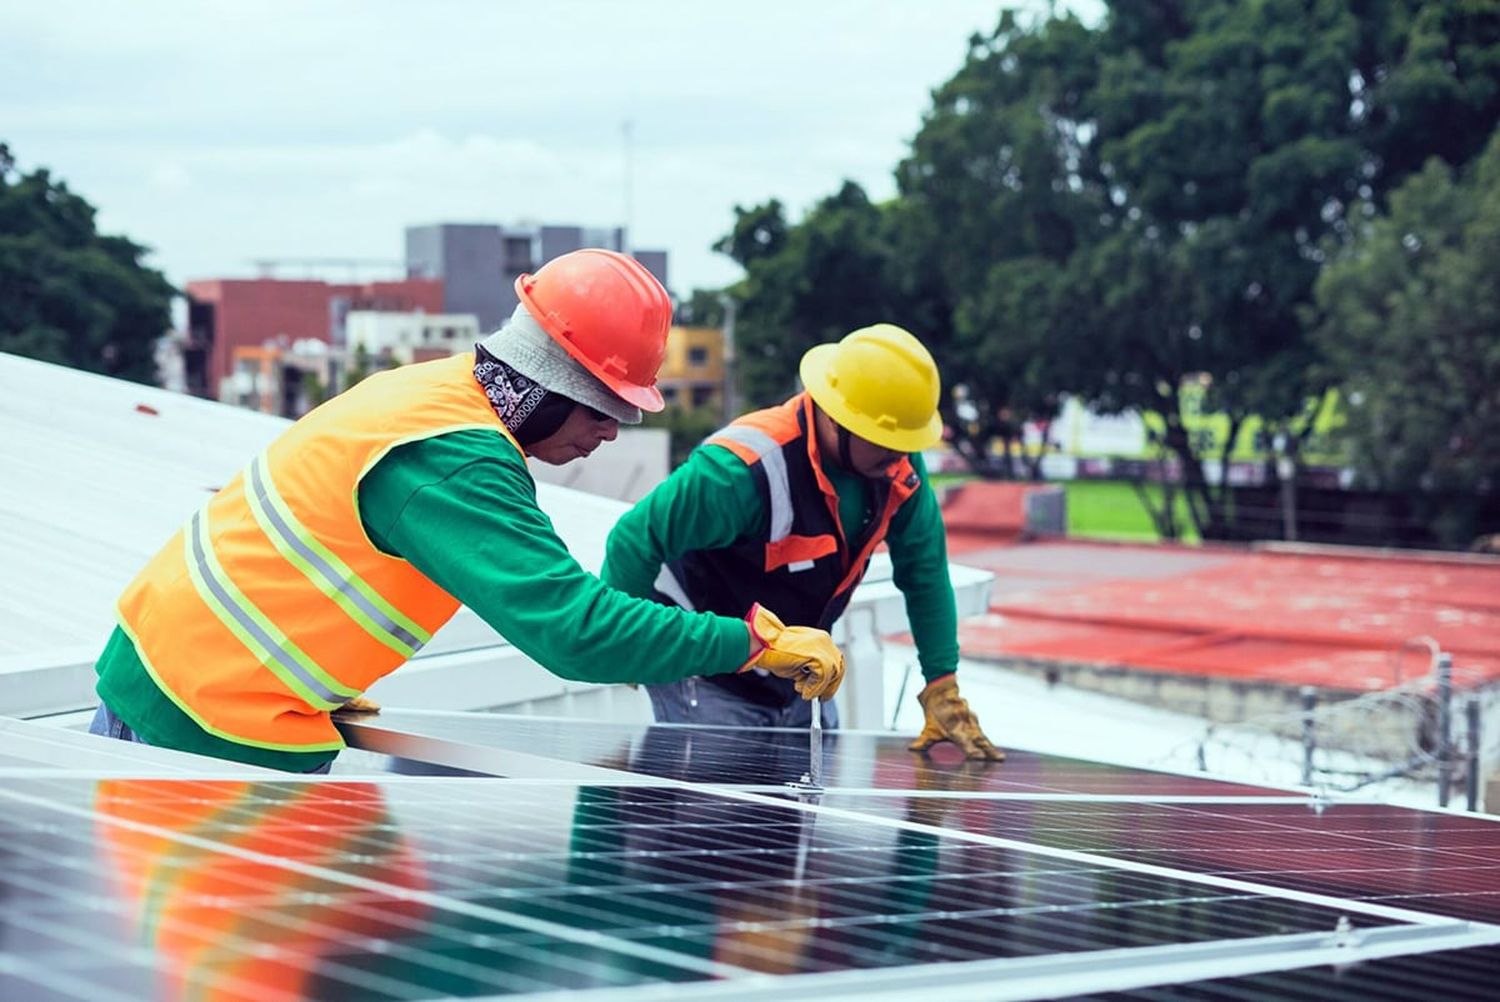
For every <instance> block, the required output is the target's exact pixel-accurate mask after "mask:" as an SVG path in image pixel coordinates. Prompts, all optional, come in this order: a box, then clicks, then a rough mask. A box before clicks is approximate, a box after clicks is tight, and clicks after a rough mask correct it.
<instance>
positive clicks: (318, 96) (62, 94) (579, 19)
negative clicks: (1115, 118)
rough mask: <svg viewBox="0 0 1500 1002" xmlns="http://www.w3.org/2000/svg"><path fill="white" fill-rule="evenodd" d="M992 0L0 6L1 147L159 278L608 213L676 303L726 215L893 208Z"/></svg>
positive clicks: (383, 253) (382, 255) (136, 0)
mask: <svg viewBox="0 0 1500 1002" xmlns="http://www.w3.org/2000/svg"><path fill="white" fill-rule="evenodd" d="M1003 6H1005V5H1003V4H1000V3H997V2H994V0H988V2H977V0H925V2H919V0H886V2H877V0H758V2H756V3H753V4H751V3H735V4H729V3H723V4H720V3H714V2H712V0H697V2H686V0H684V2H676V0H618V2H606V0H547V2H543V0H527V2H512V0H503V2H502V0H492V2H463V3H459V2H442V0H434V2H431V3H422V4H418V3H413V2H411V0H406V2H363V3H352V2H351V3H332V2H324V3H312V2H304V3H291V2H265V0H262V2H256V3H245V2H210V0H193V2H178V3H161V2H150V0H132V2H126V3H122V2H119V0H112V2H108V3H79V2H68V0H61V2H59V0H53V2H44V3H34V4H25V5H22V4H7V8H8V9H7V10H6V12H5V14H4V15H3V18H0V26H3V30H0V65H3V66H4V67H5V72H4V73H3V74H0V141H3V142H6V143H9V144H10V146H11V149H12V152H13V153H14V154H15V155H16V157H17V159H18V160H19V162H20V165H21V167H22V168H23V169H26V170H30V169H32V168H34V167H38V166H46V167H49V168H51V169H52V170H53V171H54V173H55V174H57V175H58V176H60V177H62V178H63V179H64V180H66V181H67V182H68V184H69V185H70V186H71V187H72V188H73V190H75V191H76V192H78V193H80V194H81V195H83V196H84V197H85V198H87V199H88V200H89V201H91V202H92V203H93V204H94V205H96V206H97V207H99V209H100V216H99V218H100V225H101V228H103V229H104V230H105V231H107V232H119V233H124V234H125V235H127V236H129V237H131V238H132V239H134V240H136V241H137V242H140V243H144V244H146V245H148V246H150V247H152V248H153V249H154V255H153V257H152V263H153V264H154V265H155V266H156V267H159V268H161V269H163V270H164V271H165V272H166V274H167V277H168V278H169V279H171V280H172V281H174V282H177V283H182V282H185V281H187V280H188V279H192V278H204V277H213V276H250V275H254V274H255V273H256V271H255V267H254V265H253V264H252V262H253V261H256V260H259V259H265V258H319V257H340V258H351V257H352V258H371V259H383V260H391V261H399V260H400V259H401V257H402V255H403V242H402V241H403V228H404V227H405V226H407V225H411V224H417V223H430V222H499V223H505V222H512V221H519V220H531V221H537V222H555V223H581V224H584V225H591V226H609V225H618V224H620V223H622V222H624V221H626V213H627V204H629V205H630V206H631V209H630V216H631V218H630V220H629V221H630V222H631V223H632V224H633V225H632V232H633V235H634V241H633V242H634V243H635V245H636V246H639V247H647V248H665V249H666V250H668V251H669V252H670V253H671V285H672V286H673V289H674V291H676V292H678V293H681V294H686V293H687V292H688V291H689V290H691V289H692V288H693V287H696V286H716V285H721V284H724V283H725V282H728V281H732V280H733V279H734V278H735V277H736V275H737V274H738V269H737V267H736V266H735V265H734V264H733V263H732V262H730V261H729V260H728V259H727V258H724V257H722V256H720V255H716V254H714V253H713V252H712V251H710V250H709V245H710V244H712V243H713V242H714V241H715V240H716V239H717V238H718V237H719V236H720V235H722V234H724V233H725V232H727V231H728V229H729V227H730V225H731V223H732V220H733V207H734V205H736V204H741V205H745V206H749V205H752V204H755V203H757V202H760V201H763V200H765V199H768V198H772V197H777V198H780V199H782V200H783V202H785V203H786V204H787V205H788V206H789V207H790V208H791V209H792V210H793V213H794V214H800V213H801V212H802V211H803V210H804V209H806V208H807V207H808V206H809V205H810V204H811V203H812V202H814V201H815V200H816V199H818V198H820V197H821V196H823V195H826V194H829V193H831V192H832V191H834V190H835V189H836V188H837V186H838V184H839V183H840V181H841V180H842V179H843V178H846V177H847V178H852V179H854V180H856V181H858V182H859V183H861V184H862V185H864V186H865V187H866V189H867V190H869V191H870V192H871V194H872V195H873V196H875V197H877V198H882V197H887V196H889V195H890V194H892V193H893V192H894V185H893V182H892V179H891V170H892V168H893V167H894V166H895V164H896V162H897V161H898V160H899V159H900V158H901V156H902V155H903V153H904V152H905V150H906V146H907V143H908V141H909V140H910V139H911V137H912V135H913V134H914V133H915V132H916V130H917V128H918V126H919V125H920V123H921V116H922V114H923V112H924V111H925V110H926V109H927V108H928V106H929V103H930V101H929V94H930V91H931V90H932V88H934V87H936V86H938V85H939V84H941V83H942V82H943V81H944V80H946V79H947V78H948V77H950V76H951V75H952V74H953V73H954V72H955V71H956V70H957V69H958V68H959V66H960V65H961V64H962V61H963V57H964V53H965V50H966V48H967V39H968V37H969V35H970V34H971V33H973V32H976V31H980V32H985V31H988V30H990V29H991V28H993V27H994V25H995V23H996V21H997V19H998V17H999V12H1000V10H1001V9H1002V7H1003ZM1021 6H1026V7H1030V8H1037V7H1042V6H1045V4H1044V3H1041V2H1039V0H1038V2H1028V3H1023V4H1022V5H1021ZM1098 6H1099V5H1098V4H1097V3H1091V2H1088V0H1084V2H1082V3H1079V4H1076V5H1075V9H1081V10H1083V12H1084V13H1085V14H1087V13H1088V11H1089V8H1097V7H1098ZM627 121H628V122H630V123H632V131H633V135H634V142H633V149H634V155H633V158H632V159H633V170H632V171H631V176H632V178H633V184H632V185H631V186H630V190H631V192H632V195H631V198H630V199H629V201H628V203H627V197H626V183H625V178H626V170H625V163H626V158H625V153H624V149H625V143H624V138H623V125H624V123H625V122H627ZM330 277H332V276H330ZM365 277H374V273H373V272H371V273H369V274H367V275H366V276H365Z"/></svg>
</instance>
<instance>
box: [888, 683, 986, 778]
mask: <svg viewBox="0 0 1500 1002" xmlns="http://www.w3.org/2000/svg"><path fill="white" fill-rule="evenodd" d="M917 702H919V703H921V704H922V709H923V711H924V712H925V713H926V714H927V723H926V725H925V726H924V727H923V728H922V733H921V734H919V735H917V740H915V741H913V742H912V743H911V744H909V745H907V747H908V748H910V749H911V750H912V751H926V750H927V749H929V748H931V747H932V746H933V745H935V744H937V743H938V742H939V741H952V742H953V743H954V744H956V745H958V747H959V748H960V749H962V750H963V753H964V755H966V756H968V757H969V758H979V759H988V760H990V761H993V762H1000V761H1003V760H1004V759H1005V752H1003V751H1001V750H1000V749H999V748H996V747H995V746H994V744H993V743H992V742H991V741H990V739H989V738H987V737H986V736H985V734H984V731H982V730H980V729H979V720H978V719H977V718H976V717H975V716H974V711H973V710H971V709H969V704H968V701H967V700H965V699H964V698H963V697H962V696H960V695H959V694H958V676H957V675H953V674H951V673H950V674H948V675H944V676H943V677H942V678H939V679H934V680H933V681H931V682H929V683H928V684H927V688H925V689H923V690H922V691H921V692H919V693H917Z"/></svg>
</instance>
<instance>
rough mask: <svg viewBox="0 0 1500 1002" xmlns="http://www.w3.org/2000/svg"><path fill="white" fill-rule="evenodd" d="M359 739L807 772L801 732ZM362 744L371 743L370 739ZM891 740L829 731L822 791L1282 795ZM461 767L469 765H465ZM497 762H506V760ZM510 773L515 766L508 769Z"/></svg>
mask: <svg viewBox="0 0 1500 1002" xmlns="http://www.w3.org/2000/svg"><path fill="white" fill-rule="evenodd" d="M348 727H358V728H360V729H361V731H363V732H386V733H396V734H401V735H419V736H421V737H424V738H428V739H431V740H430V741H428V742H425V743H424V747H425V748H427V749H429V750H434V749H436V748H437V746H438V743H439V742H444V743H449V744H451V745H453V746H457V747H460V748H461V749H462V750H463V751H464V752H466V753H472V752H473V750H474V749H485V748H488V749H496V750H499V751H507V752H517V753H523V754H532V753H536V754H542V755H545V756H547V757H548V758H554V759H563V760H565V761H569V762H576V763H579V764H581V765H589V766H603V767H606V768H609V769H621V770H625V771H627V772H632V773H638V774H641V775H646V776H658V777H662V778H666V779H673V780H682V781H685V782H691V783H715V784H733V785H751V786H755V785H761V786H780V785H781V784H783V783H789V782H794V781H795V780H797V779H798V778H799V777H800V776H801V775H802V774H803V773H804V772H806V771H807V766H808V748H807V731H806V730H787V729H773V728H736V727H646V726H644V725H639V724H605V723H594V722H585V721H578V720H549V719H542V718H536V717H507V716H500V715H493V714H466V715H463V716H462V717H459V716H458V715H455V714H451V713H419V712H410V711H407V712H401V711H396V712H385V713H382V714H380V716H378V717H374V718H369V719H362V720H360V721H359V722H358V723H351V724H347V725H346V728H348ZM361 740H362V741H370V740H373V738H372V737H366V738H362V739H361ZM909 740H910V739H909V738H901V737H900V736H898V735H894V734H878V733H871V732H855V733H849V732H845V733H840V732H836V731H830V732H828V734H827V735H825V736H824V738H823V752H824V757H825V760H826V761H825V764H824V785H826V786H828V787H830V788H835V789H837V788H853V789H886V790H891V789H898V790H904V789H924V788H928V787H929V786H932V787H934V788H936V789H947V790H950V791H960V792H986V793H1017V794H1025V795H1028V796H1033V795H1036V794H1039V793H1074V794H1082V793H1087V794H1124V795H1129V796H1133V797H1152V798H1159V797H1169V796H1177V795H1187V796H1268V797H1274V796H1281V795H1284V791H1279V790H1270V789H1266V788H1264V787H1257V786H1243V785H1240V784H1237V783H1224V782H1219V781H1217V780H1211V779H1202V778H1198V777H1194V776H1174V775H1170V774H1168V773H1158V772H1146V771H1142V770H1139V769H1125V768H1121V767H1119V766H1112V765H1104V764H1101V763H1098V762H1087V761H1083V760H1080V759H1068V758H1059V757H1057V756H1051V755H1033V754H1030V753H1028V752H1025V751H1014V752H1008V753H1007V754H1008V758H1007V759H1006V761H1005V763H1004V765H1003V766H997V765H993V764H989V763H978V762H974V763H964V762H961V761H960V762H953V761H951V760H949V761H947V762H944V761H943V757H944V756H945V755H946V754H947V753H948V752H949V751H950V750H951V746H942V748H941V749H940V750H939V751H937V753H936V755H935V756H921V755H913V754H911V753H910V752H908V751H907V750H906V745H907V743H908V741H909ZM467 761H474V759H472V758H471V759H468V760H467ZM496 761H505V759H504V758H503V757H498V756H497V758H496ZM512 764H513V762H512Z"/></svg>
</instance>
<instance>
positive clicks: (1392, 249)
mask: <svg viewBox="0 0 1500 1002" xmlns="http://www.w3.org/2000/svg"><path fill="white" fill-rule="evenodd" d="M1368 215H1369V221H1368V222H1367V223H1365V224H1364V225H1362V226H1360V227H1359V228H1358V230H1357V231H1356V233H1355V235H1354V237H1353V239H1351V240H1350V241H1349V243H1348V244H1347V245H1346V246H1344V247H1342V248H1340V250H1339V251H1338V253H1337V256H1336V257H1335V258H1334V259H1333V260H1332V261H1331V262H1330V263H1329V265H1328V267H1327V268H1326V269H1325V270H1324V272H1323V274H1322V276H1321V277H1320V278H1319V280H1318V287H1317V303H1318V306H1319V307H1320V308H1321V311H1322V313H1321V323H1320V326H1319V327H1318V329H1317V335H1316V338H1317V341H1318V343H1319V344H1320V345H1321V347H1322V349H1323V351H1324V353H1325V354H1326V356H1327V357H1328V360H1329V363H1330V367H1331V369H1332V371H1334V372H1336V373H1338V376H1339V381H1340V383H1341V389H1342V391H1343V394H1344V397H1345V399H1346V400H1347V401H1348V407H1347V417H1346V422H1345V425H1344V428H1343V433H1344V435H1345V437H1346V438H1347V440H1348V441H1349V442H1350V443H1351V445H1352V446H1353V452H1354V456H1355V461H1356V464H1357V468H1358V469H1359V471H1360V473H1361V474H1362V476H1364V477H1365V478H1366V479H1367V480H1368V481H1369V482H1370V483H1372V484H1373V485H1374V486H1377V487H1380V488H1382V489H1385V490H1396V491H1402V492H1411V493H1416V494H1419V495H1425V496H1426V497H1427V498H1429V505H1430V506H1431V507H1432V508H1433V509H1434V518H1433V522H1434V525H1435V527H1436V528H1437V530H1438V532H1439V533H1440V535H1441V537H1442V538H1444V541H1445V542H1448V543H1454V544H1462V543H1467V542H1468V541H1469V539H1470V538H1472V536H1473V535H1474V534H1475V532H1476V531H1477V527H1476V526H1475V524H1474V521H1473V519H1474V514H1475V507H1476V505H1477V504H1478V503H1479V502H1480V499H1481V498H1482V496H1483V495H1485V494H1492V493H1494V492H1497V491H1500V278H1497V276H1500V134H1497V135H1496V136H1495V138H1493V139H1492V140H1491V142H1490V145H1489V147H1488V149H1487V150H1486V152H1485V153H1484V155H1483V156H1482V157H1480V158H1479V159H1477V160H1476V161H1475V162H1474V163H1473V164H1472V165H1471V166H1470V167H1469V168H1468V169H1467V170H1466V171H1464V172H1463V174H1462V176H1455V172H1454V171H1453V170H1452V169H1451V168H1449V167H1448V166H1447V165H1446V164H1444V163H1443V162H1442V160H1441V159H1439V158H1436V157H1434V158H1433V159H1431V160H1429V161H1428V163H1427V165H1426V167H1425V168H1424V169H1423V170H1422V171H1421V173H1419V174H1416V175H1414V176H1413V177H1411V178H1410V179H1409V180H1408V181H1407V182H1406V183H1405V184H1403V185H1402V186H1401V187H1399V188H1398V189H1396V191H1395V192H1394V193H1393V194H1392V196H1391V199H1390V208H1389V211H1388V212H1387V213H1384V214H1376V213H1375V212H1374V210H1373V207H1371V211H1370V212H1369V214H1368Z"/></svg>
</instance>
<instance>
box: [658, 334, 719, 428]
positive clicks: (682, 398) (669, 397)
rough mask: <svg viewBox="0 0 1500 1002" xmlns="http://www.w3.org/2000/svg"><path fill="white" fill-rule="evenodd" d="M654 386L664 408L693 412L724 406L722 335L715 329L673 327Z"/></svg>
mask: <svg viewBox="0 0 1500 1002" xmlns="http://www.w3.org/2000/svg"><path fill="white" fill-rule="evenodd" d="M656 385H657V386H658V387H660V389H661V395H662V396H663V397H664V398H665V399H666V401H667V406H669V407H681V408H684V409H692V410H696V409H698V408H700V407H711V408H722V407H723V406H724V332H723V331H722V330H720V329H719V328H717V327H673V328H672V329H671V330H670V331H668V332H667V357H666V359H665V360H664V361H663V362H662V366H661V372H660V373H659V374H658V375H657V377H656Z"/></svg>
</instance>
